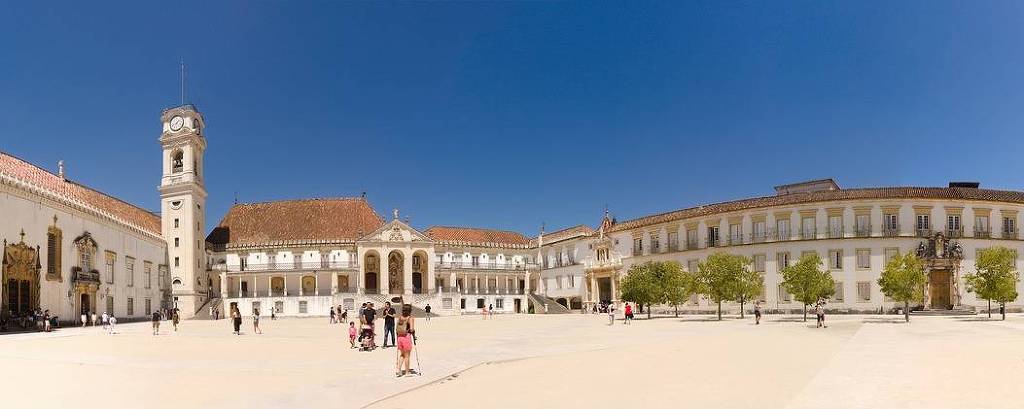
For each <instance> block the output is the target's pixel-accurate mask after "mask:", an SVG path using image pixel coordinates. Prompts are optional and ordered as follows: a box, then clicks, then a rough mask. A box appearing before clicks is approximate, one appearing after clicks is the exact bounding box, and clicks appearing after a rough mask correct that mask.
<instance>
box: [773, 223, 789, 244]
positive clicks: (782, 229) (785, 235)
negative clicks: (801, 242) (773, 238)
mask: <svg viewBox="0 0 1024 409" xmlns="http://www.w3.org/2000/svg"><path fill="white" fill-rule="evenodd" d="M775 229H776V232H777V234H778V235H779V240H789V238H790V232H789V219H778V220H776V221H775Z"/></svg>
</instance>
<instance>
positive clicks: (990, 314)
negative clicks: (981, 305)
mask: <svg viewBox="0 0 1024 409" xmlns="http://www.w3.org/2000/svg"><path fill="white" fill-rule="evenodd" d="M988 317H989V318H992V300H988Z"/></svg>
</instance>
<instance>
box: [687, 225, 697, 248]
mask: <svg viewBox="0 0 1024 409" xmlns="http://www.w3.org/2000/svg"><path fill="white" fill-rule="evenodd" d="M697 247H699V244H698V243H697V230H696V229H690V230H687V231H686V248H687V249H690V250H693V249H696V248H697Z"/></svg>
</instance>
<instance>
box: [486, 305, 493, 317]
mask: <svg viewBox="0 0 1024 409" xmlns="http://www.w3.org/2000/svg"><path fill="white" fill-rule="evenodd" d="M487 319H494V304H487Z"/></svg>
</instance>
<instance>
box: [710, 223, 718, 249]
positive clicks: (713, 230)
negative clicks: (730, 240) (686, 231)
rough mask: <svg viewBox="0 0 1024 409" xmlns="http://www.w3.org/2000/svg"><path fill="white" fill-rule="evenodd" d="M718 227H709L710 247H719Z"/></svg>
mask: <svg viewBox="0 0 1024 409" xmlns="http://www.w3.org/2000/svg"><path fill="white" fill-rule="evenodd" d="M718 243H719V241H718V226H713V227H708V247H718Z"/></svg>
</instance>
